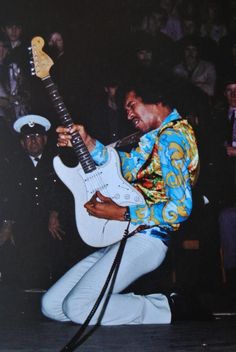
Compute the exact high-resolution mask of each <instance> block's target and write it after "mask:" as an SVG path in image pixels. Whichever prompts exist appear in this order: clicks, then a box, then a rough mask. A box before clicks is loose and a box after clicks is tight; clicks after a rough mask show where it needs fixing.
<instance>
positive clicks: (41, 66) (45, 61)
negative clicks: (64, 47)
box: [30, 37, 53, 79]
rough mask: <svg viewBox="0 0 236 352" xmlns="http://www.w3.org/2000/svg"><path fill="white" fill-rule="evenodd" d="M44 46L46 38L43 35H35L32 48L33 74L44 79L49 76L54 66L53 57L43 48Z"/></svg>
mask: <svg viewBox="0 0 236 352" xmlns="http://www.w3.org/2000/svg"><path fill="white" fill-rule="evenodd" d="M43 47H44V39H43V38H42V37H34V38H33V39H32V40H31V48H30V50H32V58H33V61H32V64H33V68H32V69H31V72H32V74H35V75H36V76H37V77H39V78H41V79H43V78H45V77H47V76H49V71H50V68H51V67H52V66H53V61H52V59H51V58H50V57H49V56H48V55H47V54H46V53H45V52H44V51H43V50H42V49H43Z"/></svg>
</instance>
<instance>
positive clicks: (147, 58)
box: [137, 49, 152, 67]
mask: <svg viewBox="0 0 236 352" xmlns="http://www.w3.org/2000/svg"><path fill="white" fill-rule="evenodd" d="M137 59H138V61H139V62H140V64H142V65H143V66H146V67H148V66H150V65H151V64H152V51H151V50H147V49H141V50H139V51H138V52H137Z"/></svg>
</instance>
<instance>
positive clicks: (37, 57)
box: [31, 37, 145, 247]
mask: <svg viewBox="0 0 236 352" xmlns="http://www.w3.org/2000/svg"><path fill="white" fill-rule="evenodd" d="M43 47H44V39H43V38H41V37H34V38H33V39H32V41H31V50H32V57H33V61H32V63H33V64H34V68H33V72H32V74H35V75H36V76H37V77H39V78H40V79H41V80H42V82H43V84H44V86H45V87H46V90H47V92H48V94H49V97H50V98H51V100H52V104H53V106H54V107H55V109H56V111H57V113H58V115H59V118H60V121H61V123H62V125H64V126H65V127H71V126H72V125H73V121H72V119H71V116H70V114H69V112H68V111H67V109H66V106H65V104H64V102H63V100H62V98H61V96H60V94H59V92H58V89H57V87H56V85H55V84H54V83H53V81H52V79H51V77H50V73H49V72H50V68H51V67H52V65H53V61H52V59H51V58H50V57H49V56H48V55H47V54H46V53H45V52H44V51H43V50H42V49H43ZM72 146H73V148H74V151H75V153H76V156H77V158H78V161H79V164H78V165H77V166H76V167H73V168H71V167H67V166H65V165H64V164H63V163H62V161H61V159H60V158H59V156H56V157H55V158H54V161H53V165H54V169H55V171H56V173H57V175H58V176H59V178H60V179H61V180H62V182H63V183H64V184H65V185H66V186H67V187H68V188H69V189H70V191H71V192H72V194H73V196H74V200H75V216H76V225H77V229H78V232H79V235H80V236H81V238H82V240H83V241H84V242H85V243H87V244H88V245H90V246H93V247H105V246H108V245H110V244H113V243H115V242H118V241H120V240H121V239H122V237H123V235H124V231H125V229H126V227H127V221H118V220H107V219H100V218H96V217H93V216H89V214H88V213H87V211H86V209H85V208H84V204H85V203H86V202H87V201H88V200H89V199H90V198H91V197H92V196H93V195H94V193H95V192H96V191H100V192H101V193H102V194H103V195H105V196H108V197H110V198H111V199H112V200H113V201H114V202H116V203H117V204H118V205H121V206H128V205H138V204H144V203H145V201H144V198H143V196H142V195H141V193H140V192H138V191H137V190H136V189H135V188H134V187H133V186H131V185H130V184H129V183H128V182H127V181H126V180H125V179H124V178H123V176H122V174H121V169H120V159H119V155H118V154H117V152H116V150H115V149H114V148H112V147H107V150H108V161H107V162H106V163H105V164H104V165H102V166H96V164H95V162H94V160H93V159H92V157H91V155H90V153H89V151H88V149H87V147H86V145H85V144H84V142H83V140H82V138H81V136H80V134H79V133H78V132H73V133H72ZM134 229H135V226H134V225H132V224H130V230H131V231H132V230H134Z"/></svg>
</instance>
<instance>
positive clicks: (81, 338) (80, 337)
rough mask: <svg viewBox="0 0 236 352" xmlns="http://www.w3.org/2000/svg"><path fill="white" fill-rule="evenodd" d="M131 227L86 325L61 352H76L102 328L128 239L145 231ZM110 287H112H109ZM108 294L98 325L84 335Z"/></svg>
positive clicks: (83, 325)
mask: <svg viewBox="0 0 236 352" xmlns="http://www.w3.org/2000/svg"><path fill="white" fill-rule="evenodd" d="M129 226H130V221H129V222H128V225H127V228H126V229H125V231H124V236H123V238H122V240H121V242H120V245H119V248H118V250H117V253H116V256H115V259H114V261H113V263H112V266H111V269H110V271H109V273H108V275H107V278H106V281H105V284H104V286H103V288H102V290H101V292H100V294H99V296H98V298H97V300H96V302H95V304H94V306H93V308H92V309H91V311H90V313H89V315H88V316H87V318H86V320H85V321H84V323H83V324H82V325H81V326H80V328H79V330H78V331H77V332H76V334H75V335H74V336H73V337H72V338H71V340H70V341H69V342H68V343H67V344H66V345H65V346H64V347H63V348H62V350H60V352H72V351H74V350H75V349H76V348H77V347H78V346H80V345H82V343H83V342H85V341H86V340H87V338H88V337H89V336H90V335H92V333H93V332H94V331H95V330H96V329H97V328H98V327H99V326H100V322H101V320H102V318H103V315H104V313H105V310H106V307H107V304H108V302H109V299H110V297H111V294H112V291H113V287H114V284H115V280H116V276H117V273H118V270H119V267H120V263H121V259H122V255H123V252H124V249H125V245H126V242H127V239H128V238H129V237H131V236H133V235H135V234H136V233H137V232H139V231H140V228H142V229H143V226H139V227H138V228H137V229H135V230H134V231H133V232H130V233H129ZM109 285H110V286H109ZM108 287H109V289H108V292H107V296H106V299H105V301H104V303H103V307H102V310H101V312H100V314H99V317H98V319H97V323H96V325H95V326H94V327H93V328H92V329H91V330H90V331H89V332H87V334H85V335H84V333H85V330H86V329H87V327H88V325H89V322H90V321H91V319H92V317H93V316H94V314H95V312H96V311H97V309H98V307H99V305H100V303H101V300H102V299H103V297H104V295H105V293H106V291H107V288H108Z"/></svg>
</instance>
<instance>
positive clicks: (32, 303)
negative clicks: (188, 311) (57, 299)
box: [0, 284, 236, 352]
mask: <svg viewBox="0 0 236 352" xmlns="http://www.w3.org/2000/svg"><path fill="white" fill-rule="evenodd" d="M41 295H42V293H39V292H38V293H35V292H34V293H32V292H28V293H27V292H23V291H19V290H16V289H15V290H14V289H9V288H8V287H3V286H1V284H0V351H1V352H15V351H27V352H35V351H41V352H52V351H53V352H59V351H60V350H61V349H62V347H63V346H64V345H65V344H66V343H67V342H68V340H69V339H70V338H71V337H72V336H73V335H74V334H75V333H76V331H77V330H78V326H77V325H73V324H68V323H66V324H63V323H57V322H53V321H50V320H48V319H46V318H44V317H43V316H42V314H41V312H40V298H41ZM215 310H217V307H216V309H215ZM215 313H216V312H215ZM217 313H219V314H216V315H215V320H214V321H211V322H178V323H174V324H172V325H146V326H140V325H139V326H118V327H99V328H98V329H97V330H96V331H95V332H94V333H93V334H92V335H91V336H90V337H89V338H88V339H87V340H86V341H85V342H84V343H83V344H82V345H81V346H79V347H78V348H77V350H76V351H81V352H98V351H99V352H111V351H119V352H121V351H122V352H152V351H153V352H154V351H155V352H156V351H160V352H165V351H172V352H173V351H174V352H185V351H188V352H190V351H191V352H193V351H194V352H203V351H206V352H212V351H221V352H227V351H232V352H235V351H236V315H235V313H233V312H231V314H229V313H230V312H223V311H222V307H219V311H218V312H217ZM225 313H228V314H225Z"/></svg>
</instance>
